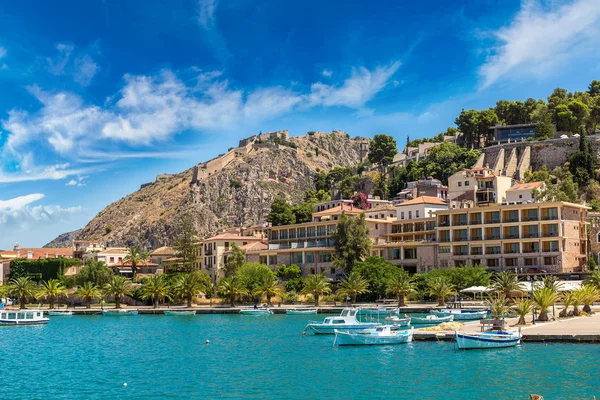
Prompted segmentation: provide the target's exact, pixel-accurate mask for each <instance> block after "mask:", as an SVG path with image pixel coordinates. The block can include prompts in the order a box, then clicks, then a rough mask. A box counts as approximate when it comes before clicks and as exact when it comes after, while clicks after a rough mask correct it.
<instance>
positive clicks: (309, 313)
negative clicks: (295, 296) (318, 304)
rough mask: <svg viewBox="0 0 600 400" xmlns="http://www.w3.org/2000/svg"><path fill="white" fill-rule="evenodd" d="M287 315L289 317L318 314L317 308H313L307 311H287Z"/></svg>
mask: <svg viewBox="0 0 600 400" xmlns="http://www.w3.org/2000/svg"><path fill="white" fill-rule="evenodd" d="M285 313H286V314H287V315H311V314H316V313H317V309H316V308H312V309H306V310H301V309H300V310H298V309H296V310H286V311H285Z"/></svg>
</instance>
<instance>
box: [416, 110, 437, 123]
mask: <svg viewBox="0 0 600 400" xmlns="http://www.w3.org/2000/svg"><path fill="white" fill-rule="evenodd" d="M435 118H437V114H435V113H432V112H430V111H425V112H424V113H422V114H421V115H419V116H418V117H417V119H418V120H419V121H430V120H432V119H435Z"/></svg>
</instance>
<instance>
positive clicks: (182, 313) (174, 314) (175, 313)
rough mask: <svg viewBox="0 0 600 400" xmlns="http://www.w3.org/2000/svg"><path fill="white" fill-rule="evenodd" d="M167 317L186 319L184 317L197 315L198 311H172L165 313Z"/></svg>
mask: <svg viewBox="0 0 600 400" xmlns="http://www.w3.org/2000/svg"><path fill="white" fill-rule="evenodd" d="M165 315H168V316H171V317H184V316H190V315H196V311H186V310H181V311H175V310H170V311H165Z"/></svg>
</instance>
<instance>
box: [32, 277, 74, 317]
mask: <svg viewBox="0 0 600 400" xmlns="http://www.w3.org/2000/svg"><path fill="white" fill-rule="evenodd" d="M66 290H67V289H66V288H65V287H64V286H63V285H62V283H61V282H60V281H59V280H58V279H48V280H47V281H44V282H43V283H42V288H41V289H40V291H39V292H38V293H37V296H36V297H37V298H38V299H39V298H42V297H45V298H46V299H47V300H48V303H49V304H50V309H51V310H53V309H54V303H55V302H56V298H57V297H58V296H60V295H61V294H64V293H65V292H66Z"/></svg>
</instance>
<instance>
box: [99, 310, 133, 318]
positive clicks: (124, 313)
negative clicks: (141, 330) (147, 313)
mask: <svg viewBox="0 0 600 400" xmlns="http://www.w3.org/2000/svg"><path fill="white" fill-rule="evenodd" d="M102 315H104V316H107V317H128V316H130V315H138V311H137V310H103V311H102Z"/></svg>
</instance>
